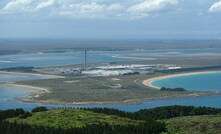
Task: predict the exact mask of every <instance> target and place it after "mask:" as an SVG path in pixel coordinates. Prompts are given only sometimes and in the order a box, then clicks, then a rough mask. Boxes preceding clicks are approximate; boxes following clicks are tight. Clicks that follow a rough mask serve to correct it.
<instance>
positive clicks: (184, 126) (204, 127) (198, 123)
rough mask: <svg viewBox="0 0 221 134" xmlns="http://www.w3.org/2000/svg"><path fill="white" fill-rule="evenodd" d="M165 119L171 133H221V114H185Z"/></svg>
mask: <svg viewBox="0 0 221 134" xmlns="http://www.w3.org/2000/svg"><path fill="white" fill-rule="evenodd" d="M165 121H166V124H167V129H168V131H169V134H220V133H221V115H203V116H185V117H177V118H171V119H168V120H165Z"/></svg>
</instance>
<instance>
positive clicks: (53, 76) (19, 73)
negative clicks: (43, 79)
mask: <svg viewBox="0 0 221 134" xmlns="http://www.w3.org/2000/svg"><path fill="white" fill-rule="evenodd" d="M0 73H4V74H18V75H34V76H47V77H50V78H65V77H64V76H58V75H51V74H40V73H23V72H9V71H0Z"/></svg>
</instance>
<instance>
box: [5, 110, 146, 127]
mask: <svg viewBox="0 0 221 134" xmlns="http://www.w3.org/2000/svg"><path fill="white" fill-rule="evenodd" d="M7 120H8V121H10V122H15V121H16V122H18V123H25V124H30V125H39V126H48V127H55V128H58V127H62V128H73V127H84V126H86V125H92V124H101V123H108V124H110V125H138V124H139V123H142V122H143V121H138V120H131V119H129V118H122V117H118V116H116V115H106V114H102V113H94V112H91V111H86V110H78V109H53V110H48V111H44V112H36V113H33V115H32V116H31V117H28V118H26V119H21V118H19V117H15V118H10V119H7Z"/></svg>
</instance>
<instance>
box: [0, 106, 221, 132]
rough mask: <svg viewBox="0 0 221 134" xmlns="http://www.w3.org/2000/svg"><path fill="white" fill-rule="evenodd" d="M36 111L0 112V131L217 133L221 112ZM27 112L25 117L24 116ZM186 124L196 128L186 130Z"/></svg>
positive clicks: (172, 109)
mask: <svg viewBox="0 0 221 134" xmlns="http://www.w3.org/2000/svg"><path fill="white" fill-rule="evenodd" d="M36 109H37V111H38V112H37V111H35V112H27V111H24V110H23V109H15V110H5V111H0V131H1V132H2V133H4V134H30V133H31V134H73V133H75V134H104V133H105V134H113V133H114V134H115V133H116V134H125V133H127V134H153V133H154V134H159V133H162V132H163V133H168V134H170V133H177V134H181V133H184V134H187V132H191V133H195V132H202V131H204V132H208V133H209V132H220V127H219V125H220V124H219V123H220V122H219V121H220V118H221V117H220V114H219V113H220V112H221V109H216V108H209V107H192V106H168V107H158V108H153V109H144V110H140V111H137V112H134V113H130V112H124V111H120V110H116V109H108V108H92V109H87V108H83V109H72V108H65V109H50V110H46V108H45V107H38V108H35V110H36ZM33 111H34V110H33ZM27 113H28V114H29V116H27V117H24V116H23V115H26V114H27ZM196 115H197V116H196ZM21 117H23V118H21ZM201 117H202V118H201ZM200 121H202V122H200ZM188 123H191V124H193V123H195V124H196V125H195V126H191V127H188V126H190V124H188ZM198 127H199V128H198ZM201 128H203V129H201ZM212 129H213V130H212Z"/></svg>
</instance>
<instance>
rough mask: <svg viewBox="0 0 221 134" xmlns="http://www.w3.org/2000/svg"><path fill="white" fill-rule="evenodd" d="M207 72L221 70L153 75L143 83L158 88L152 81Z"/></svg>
mask: <svg viewBox="0 0 221 134" xmlns="http://www.w3.org/2000/svg"><path fill="white" fill-rule="evenodd" d="M209 73H221V71H200V72H189V73H181V74H171V75H165V76H158V77H153V78H150V79H146V80H144V81H143V84H144V85H145V86H148V87H151V88H154V89H157V90H159V89H160V87H157V86H154V85H152V82H154V81H157V80H161V79H167V78H173V77H179V76H188V75H197V74H209Z"/></svg>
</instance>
